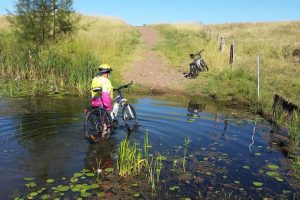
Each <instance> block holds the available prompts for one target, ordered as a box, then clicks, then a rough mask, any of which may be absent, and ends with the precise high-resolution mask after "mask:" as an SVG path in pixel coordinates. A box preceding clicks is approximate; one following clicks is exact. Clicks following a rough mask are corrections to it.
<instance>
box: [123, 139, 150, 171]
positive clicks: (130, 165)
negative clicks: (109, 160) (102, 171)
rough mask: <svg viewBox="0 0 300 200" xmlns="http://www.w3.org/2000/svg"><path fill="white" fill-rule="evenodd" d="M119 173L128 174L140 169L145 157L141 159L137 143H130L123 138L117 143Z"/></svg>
mask: <svg viewBox="0 0 300 200" xmlns="http://www.w3.org/2000/svg"><path fill="white" fill-rule="evenodd" d="M117 162H118V163H117V166H118V170H119V175H121V176H125V175H130V174H131V173H132V172H137V171H140V169H141V167H142V165H143V163H144V162H146V159H143V156H142V153H141V150H139V149H137V144H136V143H134V144H130V141H129V140H128V139H125V140H123V141H122V142H121V144H120V145H119V158H118V160H117Z"/></svg>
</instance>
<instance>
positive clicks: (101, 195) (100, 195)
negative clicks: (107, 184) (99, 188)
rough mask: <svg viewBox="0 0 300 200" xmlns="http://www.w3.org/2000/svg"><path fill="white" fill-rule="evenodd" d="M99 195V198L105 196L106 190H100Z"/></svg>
mask: <svg viewBox="0 0 300 200" xmlns="http://www.w3.org/2000/svg"><path fill="white" fill-rule="evenodd" d="M97 197H99V198H102V197H105V193H104V192H98V193H97Z"/></svg>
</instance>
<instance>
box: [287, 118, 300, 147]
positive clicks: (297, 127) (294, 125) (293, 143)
mask: <svg viewBox="0 0 300 200" xmlns="http://www.w3.org/2000/svg"><path fill="white" fill-rule="evenodd" d="M288 136H289V141H290V147H291V148H292V150H295V149H296V148H297V147H298V146H299V136H300V117H299V114H298V113H297V112H294V113H293V115H292V117H291V122H290V123H289V125H288Z"/></svg>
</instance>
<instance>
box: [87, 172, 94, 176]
mask: <svg viewBox="0 0 300 200" xmlns="http://www.w3.org/2000/svg"><path fill="white" fill-rule="evenodd" d="M86 175H87V176H88V177H93V176H95V173H93V172H89V173H87V174H86Z"/></svg>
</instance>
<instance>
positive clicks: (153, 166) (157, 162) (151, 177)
mask: <svg viewBox="0 0 300 200" xmlns="http://www.w3.org/2000/svg"><path fill="white" fill-rule="evenodd" d="M161 169H162V155H161V154H157V153H156V157H155V159H154V162H153V158H151V162H150V164H149V166H148V170H147V171H148V173H147V174H146V177H147V179H148V184H149V185H150V187H151V189H152V191H154V190H155V186H156V185H157V184H159V181H160V173H161Z"/></svg>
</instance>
